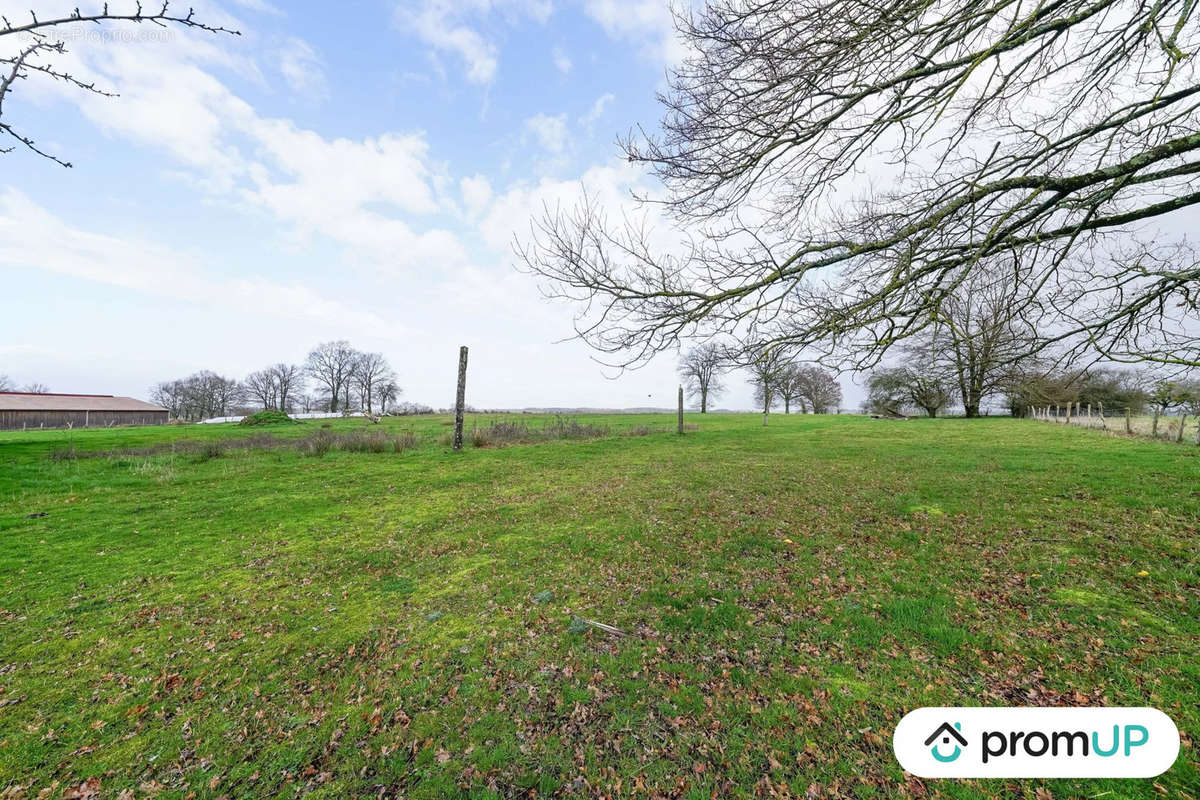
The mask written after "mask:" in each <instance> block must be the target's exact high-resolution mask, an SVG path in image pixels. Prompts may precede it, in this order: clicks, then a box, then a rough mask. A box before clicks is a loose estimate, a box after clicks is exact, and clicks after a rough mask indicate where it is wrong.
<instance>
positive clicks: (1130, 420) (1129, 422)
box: [1125, 406, 1157, 433]
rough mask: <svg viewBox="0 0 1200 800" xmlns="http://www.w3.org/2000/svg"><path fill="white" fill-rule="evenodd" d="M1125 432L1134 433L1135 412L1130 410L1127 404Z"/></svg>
mask: <svg viewBox="0 0 1200 800" xmlns="http://www.w3.org/2000/svg"><path fill="white" fill-rule="evenodd" d="M1156 427H1157V426H1156ZM1125 432H1126V433H1133V412H1132V411H1130V410H1129V406H1125Z"/></svg>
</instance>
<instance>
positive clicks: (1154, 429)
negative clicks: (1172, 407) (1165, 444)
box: [1150, 406, 1158, 436]
mask: <svg viewBox="0 0 1200 800" xmlns="http://www.w3.org/2000/svg"><path fill="white" fill-rule="evenodd" d="M1150 435H1151V436H1158V406H1155V407H1154V423H1153V424H1152V425H1151V426H1150Z"/></svg>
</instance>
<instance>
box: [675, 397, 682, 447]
mask: <svg viewBox="0 0 1200 800" xmlns="http://www.w3.org/2000/svg"><path fill="white" fill-rule="evenodd" d="M676 432H677V433H678V434H679V435H680V436H683V387H682V386H680V387H679V424H678V425H677V431H676Z"/></svg>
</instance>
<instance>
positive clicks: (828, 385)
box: [793, 364, 842, 414]
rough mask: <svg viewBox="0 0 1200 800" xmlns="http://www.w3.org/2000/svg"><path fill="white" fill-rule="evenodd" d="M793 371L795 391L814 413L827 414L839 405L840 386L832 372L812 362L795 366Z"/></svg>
mask: <svg viewBox="0 0 1200 800" xmlns="http://www.w3.org/2000/svg"><path fill="white" fill-rule="evenodd" d="M793 373H794V380H795V383H796V393H797V394H798V395H799V397H800V399H801V402H807V404H808V407H809V408H811V409H812V412H813V413H814V414H828V413H829V411H830V409H832V410H834V411H836V410H837V408H838V406H839V405H841V402H842V387H841V384H839V383H838V381H837V378H836V377H834V375H833V374H832V373H830V372H828V371H826V370H823V369H821V368H820V367H818V366H815V365H812V364H807V365H804V366H797V367H795V368H794V369H793Z"/></svg>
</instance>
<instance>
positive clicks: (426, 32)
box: [395, 0, 554, 85]
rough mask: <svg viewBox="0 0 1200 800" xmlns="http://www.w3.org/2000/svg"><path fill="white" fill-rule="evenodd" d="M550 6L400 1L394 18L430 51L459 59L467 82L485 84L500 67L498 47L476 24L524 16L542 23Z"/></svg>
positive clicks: (515, 0)
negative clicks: (493, 18) (448, 54)
mask: <svg viewBox="0 0 1200 800" xmlns="http://www.w3.org/2000/svg"><path fill="white" fill-rule="evenodd" d="M553 9H554V6H553V3H552V2H551V0H404V2H401V3H400V4H399V5H397V6H396V13H395V21H396V24H397V25H398V26H399V27H400V28H401V29H402V30H406V31H409V32H411V33H413V34H414V35H415V36H417V38H419V39H420V40H421V41H423V42H425V43H426V44H427V45H429V46H430V47H432V48H433V49H434V50H436V51H442V52H447V53H454V54H455V55H457V56H458V57H459V58H460V59H462V61H463V66H464V67H465V68H466V77H467V80H468V81H470V82H471V83H476V84H480V85H487V84H490V83H491V82H492V81H493V80H495V78H496V73H497V71H498V70H499V68H500V48H499V46H498V45H497V44H496V42H495V41H494V39H493V37H491V36H488V35H486V34H485V33H483V32H481V30H480V24H482V25H483V26H485V27H487V26H488V25H489V22H490V21H491V18H492V17H496V16H498V17H501V18H503V20H504V21H506V22H507V23H509V24H514V23H516V22H517V21H518V20H520V19H522V18H524V17H529V18H531V19H533V20H534V21H535V22H538V23H544V22H545V21H546V20H547V19H548V18H549V17H550V14H551V12H552V11H553Z"/></svg>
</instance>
